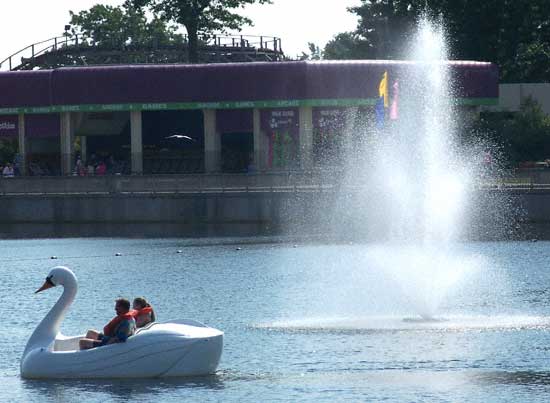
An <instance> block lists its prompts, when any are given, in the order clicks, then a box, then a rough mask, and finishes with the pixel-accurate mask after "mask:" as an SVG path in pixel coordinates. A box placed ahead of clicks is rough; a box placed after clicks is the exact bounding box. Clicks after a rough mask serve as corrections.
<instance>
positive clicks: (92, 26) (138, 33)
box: [69, 4, 182, 47]
mask: <svg viewBox="0 0 550 403" xmlns="http://www.w3.org/2000/svg"><path fill="white" fill-rule="evenodd" d="M69 13H70V15H71V26H72V29H71V31H72V34H73V35H77V34H78V35H80V36H81V37H82V38H89V39H91V40H92V41H93V43H94V44H95V45H96V46H100V47H101V46H109V47H120V46H125V45H128V46H144V45H151V44H152V43H153V42H154V43H155V44H156V45H162V44H167V43H171V42H176V41H178V42H180V43H181V41H182V37H181V35H178V34H177V33H176V29H175V27H171V26H169V25H167V24H166V23H165V22H164V21H162V20H160V19H159V18H156V17H155V18H153V19H152V20H151V21H148V20H147V18H146V17H145V14H144V13H143V11H142V10H140V9H136V8H133V7H128V6H123V7H111V6H104V5H100V4H98V5H95V6H93V7H92V8H90V9H89V10H84V11H81V12H80V13H78V14H75V13H73V12H72V11H70V12H69Z"/></svg>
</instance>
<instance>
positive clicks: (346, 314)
mask: <svg viewBox="0 0 550 403" xmlns="http://www.w3.org/2000/svg"><path fill="white" fill-rule="evenodd" d="M256 240H258V241H262V242H265V241H266V240H265V239H263V238H262V239H256ZM251 241H255V239H252V240H251ZM237 247H239V248H241V250H237ZM385 248H387V250H386V256H391V253H392V251H394V250H395V248H398V246H396V245H386V244H383V243H380V244H376V243H366V244H352V245H350V244H337V243H327V244H297V245H294V244H292V243H291V244H286V243H258V244H254V243H250V244H249V243H243V240H242V239H223V240H211V239H210V240H202V241H199V240H183V239H182V240H178V239H159V240H135V239H132V240H127V239H116V240H113V239H63V240H55V239H48V240H12V241H0V252H1V253H0V256H2V257H1V258H0V260H1V263H2V270H0V284H1V290H2V292H1V295H2V297H3V298H2V302H3V305H4V314H3V318H4V331H3V337H2V338H1V339H0V352H1V356H0V357H1V360H0V400H1V401H25V402H43V401H74V400H75V396H76V397H78V400H82V401H84V400H85V401H87V402H99V401H101V402H104V401H128V400H132V401H182V400H184V399H187V400H190V401H342V400H351V401H382V400H385V399H387V400H390V401H427V400H429V401H469V402H472V401H479V402H490V401H516V402H517V401H541V402H542V401H547V396H548V393H550V368H549V364H548V362H549V359H550V347H548V345H550V333H549V329H550V292H549V291H548V287H547V284H548V283H549V282H550V271H548V270H547V262H548V261H549V260H550V243H548V242H536V243H535V242H497V243H463V244H459V245H456V248H455V250H454V252H453V255H454V256H456V257H457V259H462V260H463V261H465V262H475V265H474V266H475V270H469V271H467V273H465V274H464V275H463V276H462V277H461V281H459V282H457V283H455V285H453V287H451V289H450V290H448V292H447V293H446V296H445V297H443V298H441V300H440V302H439V309H438V314H437V317H436V318H435V320H432V321H422V320H420V317H419V316H418V314H417V308H416V305H415V303H414V299H413V297H414V295H407V294H404V293H403V291H402V289H401V288H400V287H399V286H398V284H399V283H396V282H395V279H394V278H393V274H392V272H387V271H382V270H381V269H380V267H379V258H380V256H381V254H383V252H384V249H385ZM178 249H179V250H182V253H176V252H177V250H178ZM116 253H121V254H122V256H115V254H116ZM53 255H55V256H58V259H57V260H51V259H50V256H53ZM58 264H63V265H67V266H69V267H71V268H72V269H73V270H74V271H75V273H76V275H77V277H78V279H79V293H78V295H77V297H76V301H75V303H74V305H73V307H72V309H71V311H70V312H69V314H68V316H67V318H66V319H65V322H64V323H63V325H62V331H63V333H65V334H79V333H82V332H83V331H84V330H86V329H87V328H89V327H95V328H97V327H101V326H103V325H104V324H105V323H106V322H107V321H108V320H109V319H110V318H111V317H112V315H113V308H112V306H113V300H114V299H115V298H117V297H119V296H125V297H127V298H133V297H135V296H138V295H144V296H146V297H147V298H148V299H150V300H151V302H152V303H153V304H154V305H155V307H156V310H157V312H158V316H159V318H160V319H161V320H166V319H169V318H192V319H196V320H199V321H203V322H205V323H207V324H209V325H211V326H214V327H216V328H219V329H222V330H223V331H224V332H225V347H224V353H223V356H222V360H221V363H220V367H219V370H218V372H217V373H216V374H215V375H213V376H209V377H202V378H193V379H183V378H182V379H172V380H163V379H150V380H134V381H133V380H128V381H126V380H125V381H121V380H107V381H87V380H80V381H78V380H75V381H32V380H23V379H21V378H20V377H19V359H20V356H21V353H22V351H23V349H24V346H25V343H26V341H27V339H28V337H29V336H30V334H31V333H32V331H33V329H34V328H35V326H36V325H37V324H38V322H39V321H40V319H41V318H42V317H43V316H44V315H45V314H46V312H47V310H48V309H49V308H50V307H51V306H52V305H53V303H54V302H55V300H56V299H57V298H58V296H59V295H60V292H61V290H58V289H53V290H48V291H46V292H44V293H41V294H36V295H35V294H33V292H34V291H35V290H36V289H37V288H38V287H39V286H40V285H41V284H42V282H43V280H44V278H45V276H46V275H47V273H48V271H49V268H50V267H51V266H54V265H58ZM402 264H404V265H405V266H406V263H402ZM470 266H472V264H470V263H469V264H468V267H470ZM405 269H406V267H405ZM411 278H414V276H412V275H411Z"/></svg>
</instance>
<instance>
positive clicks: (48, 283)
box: [34, 280, 54, 294]
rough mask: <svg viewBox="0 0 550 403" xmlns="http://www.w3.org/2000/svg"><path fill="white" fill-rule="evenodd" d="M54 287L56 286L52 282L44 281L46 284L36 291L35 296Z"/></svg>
mask: <svg viewBox="0 0 550 403" xmlns="http://www.w3.org/2000/svg"><path fill="white" fill-rule="evenodd" d="M53 286H54V285H53V284H52V283H51V282H50V281H48V280H46V281H44V284H43V285H42V287H40V288H39V289H38V290H36V291H35V292H34V293H35V294H38V293H39V292H41V291H44V290H47V289H48V288H52V287H53Z"/></svg>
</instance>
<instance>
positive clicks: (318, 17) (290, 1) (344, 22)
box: [0, 0, 360, 60]
mask: <svg viewBox="0 0 550 403" xmlns="http://www.w3.org/2000/svg"><path fill="white" fill-rule="evenodd" d="M123 2H124V0H49V1H48V0H0V15H1V16H2V23H1V24H0V60H3V59H4V58H6V57H7V56H9V55H11V54H12V53H15V52H16V51H18V50H19V49H22V48H24V47H25V46H27V45H30V44H32V43H35V42H39V41H41V40H45V39H48V38H51V37H54V36H58V35H61V34H62V33H63V27H64V26H65V24H67V23H68V22H69V19H70V18H69V10H72V11H75V12H78V11H80V10H85V9H89V8H90V7H92V6H93V5H94V4H98V3H100V4H109V5H113V6H117V5H120V4H122V3H123ZM358 4H360V0H273V4H272V5H263V6H259V5H254V6H249V7H248V8H246V9H245V10H244V11H242V14H243V15H246V16H247V17H249V18H251V19H252V20H253V21H254V24H255V26H253V27H245V28H244V29H243V31H242V33H243V34H249V35H266V36H277V37H280V38H281V39H282V46H283V50H284V52H285V54H287V55H288V56H296V55H299V54H301V53H302V51H306V50H307V43H308V42H313V43H315V44H316V45H318V46H321V47H323V46H324V45H325V43H326V42H328V41H329V40H330V39H332V37H334V35H336V34H338V33H340V32H344V31H351V30H353V29H355V27H356V25H357V18H356V16H355V14H352V13H349V12H348V11H347V10H346V8H347V7H349V6H354V5H358Z"/></svg>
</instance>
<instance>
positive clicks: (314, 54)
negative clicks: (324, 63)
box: [299, 42, 323, 60]
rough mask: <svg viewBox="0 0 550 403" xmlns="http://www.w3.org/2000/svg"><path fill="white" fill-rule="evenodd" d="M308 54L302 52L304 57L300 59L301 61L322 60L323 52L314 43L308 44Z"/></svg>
mask: <svg viewBox="0 0 550 403" xmlns="http://www.w3.org/2000/svg"><path fill="white" fill-rule="evenodd" d="M307 48H308V52H302V55H301V56H300V57H299V59H300V60H322V59H323V51H322V50H321V48H320V47H319V46H317V45H315V44H314V43H313V42H308V44H307Z"/></svg>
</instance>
